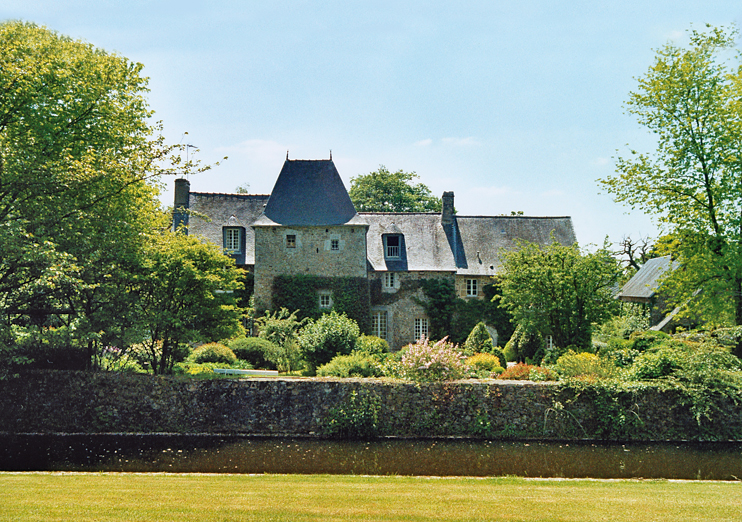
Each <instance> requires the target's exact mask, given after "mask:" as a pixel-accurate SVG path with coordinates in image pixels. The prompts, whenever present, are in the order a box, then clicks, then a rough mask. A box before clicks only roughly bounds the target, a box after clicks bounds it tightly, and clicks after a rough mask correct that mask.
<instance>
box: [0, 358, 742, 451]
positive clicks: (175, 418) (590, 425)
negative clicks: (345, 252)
mask: <svg viewBox="0 0 742 522" xmlns="http://www.w3.org/2000/svg"><path fill="white" fill-rule="evenodd" d="M678 393H679V392H678V391H677V390H674V391H673V390H670V391H667V390H663V389H661V388H659V387H650V386H645V387H643V388H641V389H636V390H634V391H631V392H627V391H626V390H618V391H617V392H616V393H615V394H612V393H611V390H610V389H609V388H605V387H603V388H601V389H600V390H598V391H595V392H594V393H593V391H590V389H589V387H583V388H574V387H564V386H560V385H556V384H541V383H517V384H516V383H506V382H497V381H488V382H474V381H457V382H449V383H441V384H414V383H408V382H397V381H384V380H374V379H346V380H333V379H243V380H236V379H235V380H230V379H224V380H211V381H190V380H184V379H181V378H174V377H154V376H149V375H130V374H120V373H87V372H63V371H39V372H30V373H27V374H25V375H22V376H20V377H16V378H11V379H6V380H3V381H0V426H1V427H2V428H0V431H4V432H9V433H32V432H33V433H44V432H67V433H100V432H173V433H235V434H237V433H240V434H242V433H249V434H256V435H258V434H262V435H304V436H323V435H324V436H332V435H341V434H342V433H343V432H342V431H337V430H336V431H333V429H332V426H333V421H335V425H339V426H341V427H342V426H345V427H346V428H347V426H349V425H350V426H351V427H353V426H360V427H363V426H366V427H367V428H359V429H361V433H359V432H358V431H357V430H356V431H352V430H351V431H348V430H347V429H346V431H345V432H344V433H346V434H348V433H352V434H353V436H362V435H363V432H362V429H371V431H372V433H371V432H370V433H369V434H374V435H377V436H378V435H390V436H405V437H430V436H440V437H449V436H462V437H479V438H493V439H497V438H499V439H503V438H534V439H595V440H714V439H724V440H727V439H740V438H742V406H740V405H735V404H732V403H731V402H730V403H729V404H720V405H719V406H720V409H719V411H720V412H721V413H720V414H719V416H718V417H717V418H715V419H713V422H710V423H708V424H706V425H704V426H700V425H699V424H698V423H697V422H696V421H695V420H694V418H693V415H692V414H691V412H690V411H689V409H688V408H687V407H686V406H684V405H683V404H684V401H683V397H681V396H679V395H678ZM596 394H597V395H596ZM601 394H602V397H599V396H598V395H601ZM369 405H373V408H375V411H372V412H368V411H365V409H368V408H370V407H371V406H369ZM374 418H375V419H376V421H375V424H374V423H373V422H372V421H373V419H374ZM354 419H355V420H354ZM338 423H340V424H338ZM343 423H345V424H343ZM353 423H355V424H353ZM369 426H370V428H368V427H369ZM344 429H345V428H344ZM715 429H716V431H714V430H715Z"/></svg>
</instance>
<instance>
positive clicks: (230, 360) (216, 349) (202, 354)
mask: <svg viewBox="0 0 742 522" xmlns="http://www.w3.org/2000/svg"><path fill="white" fill-rule="evenodd" d="M191 359H192V360H193V362H196V363H199V364H201V363H221V364H234V363H235V362H237V356H236V355H235V354H234V352H233V351H232V350H230V349H229V348H228V347H226V346H224V345H223V344H219V343H207V344H202V345H201V346H199V347H198V348H196V349H195V350H193V353H192V354H191Z"/></svg>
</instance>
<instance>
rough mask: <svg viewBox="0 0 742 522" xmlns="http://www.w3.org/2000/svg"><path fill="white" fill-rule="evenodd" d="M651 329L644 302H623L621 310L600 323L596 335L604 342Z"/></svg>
mask: <svg viewBox="0 0 742 522" xmlns="http://www.w3.org/2000/svg"><path fill="white" fill-rule="evenodd" d="M644 330H649V316H648V314H647V309H646V307H645V306H644V305H642V304H637V303H621V312H620V313H619V315H616V316H614V317H612V318H611V319H609V320H608V321H606V322H605V323H603V324H602V325H600V326H599V327H598V329H597V331H596V332H595V337H596V338H598V339H599V340H601V341H603V342H608V340H609V339H613V338H619V339H628V338H629V337H630V336H631V334H633V333H634V332H641V331H644Z"/></svg>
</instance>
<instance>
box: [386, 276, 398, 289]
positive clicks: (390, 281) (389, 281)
mask: <svg viewBox="0 0 742 522" xmlns="http://www.w3.org/2000/svg"><path fill="white" fill-rule="evenodd" d="M396 285H397V274H395V273H394V272H384V288H395V287H396Z"/></svg>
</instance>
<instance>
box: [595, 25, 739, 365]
mask: <svg viewBox="0 0 742 522" xmlns="http://www.w3.org/2000/svg"><path fill="white" fill-rule="evenodd" d="M737 35H738V32H737V30H736V29H735V28H732V29H731V30H727V29H724V28H711V27H709V28H708V29H707V30H706V31H705V32H699V31H696V30H692V31H690V33H689V36H690V43H689V45H688V46H687V47H678V46H676V45H674V44H667V45H665V46H664V47H662V48H661V49H660V50H659V51H657V54H656V57H655V61H654V63H653V64H652V66H651V67H650V68H649V71H648V72H647V74H646V75H645V76H643V77H641V78H639V80H638V87H637V89H636V91H635V92H631V93H630V94H629V100H628V102H627V104H626V105H627V109H628V111H629V112H630V113H631V114H634V115H635V116H636V117H637V119H638V121H639V123H640V124H642V125H644V126H645V127H646V128H648V129H649V130H650V131H652V132H653V133H654V134H655V135H656V137H657V149H656V150H655V151H654V152H653V153H643V154H640V153H637V152H636V151H633V150H632V151H631V156H629V157H619V158H618V159H617V162H616V171H617V174H618V175H616V176H612V177H608V178H606V179H603V180H599V181H600V182H601V183H602V184H603V186H604V187H605V188H606V189H607V190H608V191H609V192H611V193H612V194H613V195H614V197H615V199H616V201H620V202H623V203H626V204H628V205H630V206H631V207H632V208H633V207H638V208H641V209H642V210H644V211H646V212H648V213H650V214H653V215H654V216H655V217H656V219H657V221H658V222H659V224H660V225H661V226H663V228H665V229H666V231H667V232H669V233H671V235H672V236H673V237H674V238H675V239H678V241H675V242H672V243H673V246H674V249H675V251H674V252H673V254H674V255H675V256H676V257H677V258H678V260H679V261H680V262H681V264H682V267H683V269H682V270H676V271H674V272H673V274H672V275H670V276H668V281H667V283H666V285H667V286H666V288H668V290H670V295H671V296H672V297H673V304H683V303H688V304H689V305H690V306H691V307H692V308H694V309H695V310H696V311H700V312H705V313H706V314H707V315H706V318H707V319H710V320H716V321H721V320H723V319H724V317H725V316H727V317H732V318H733V319H732V320H733V321H734V323H735V324H737V325H741V324H742V161H741V160H740V158H741V157H742V68H739V67H738V64H737V65H735V64H732V63H730V60H727V58H730V57H731V54H732V47H733V45H734V41H735V39H736V37H737ZM735 57H736V58H737V59H738V55H735ZM699 289H702V290H703V291H702V292H701V293H700V294H698V295H697V296H695V297H694V294H695V293H696V292H697V291H698V290H699ZM738 350H739V349H738ZM739 353H742V350H740V352H739Z"/></svg>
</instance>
